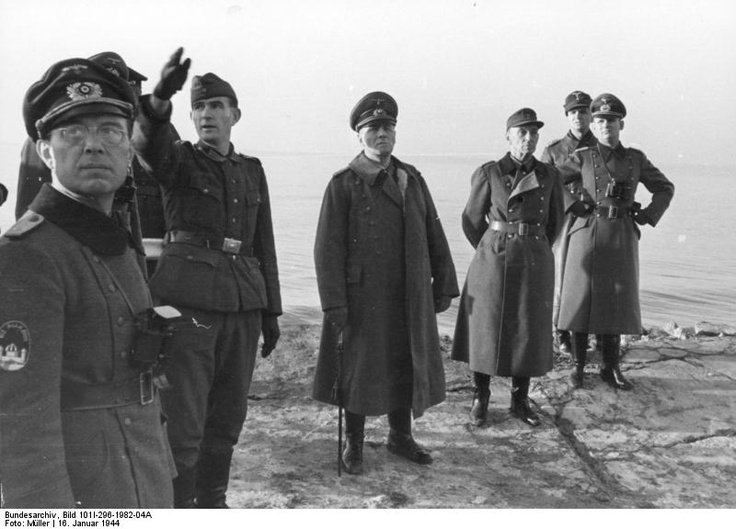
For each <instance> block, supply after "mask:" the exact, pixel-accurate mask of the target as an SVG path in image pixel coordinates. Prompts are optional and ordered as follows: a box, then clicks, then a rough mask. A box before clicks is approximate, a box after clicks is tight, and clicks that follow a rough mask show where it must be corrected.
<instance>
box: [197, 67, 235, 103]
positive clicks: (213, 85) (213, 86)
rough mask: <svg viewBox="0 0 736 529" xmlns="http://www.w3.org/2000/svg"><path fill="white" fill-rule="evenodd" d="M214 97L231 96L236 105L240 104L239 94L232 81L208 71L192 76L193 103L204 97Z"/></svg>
mask: <svg viewBox="0 0 736 529" xmlns="http://www.w3.org/2000/svg"><path fill="white" fill-rule="evenodd" d="M212 97H229V98H230V99H232V100H233V103H234V104H235V106H238V96H236V95H235V90H233V87H232V86H230V83H228V82H227V81H224V80H222V79H220V78H219V77H218V76H216V75H215V74H213V73H211V72H208V73H206V74H204V75H195V76H194V77H193V78H192V105H194V103H196V102H197V101H202V100H203V99H210V98H212Z"/></svg>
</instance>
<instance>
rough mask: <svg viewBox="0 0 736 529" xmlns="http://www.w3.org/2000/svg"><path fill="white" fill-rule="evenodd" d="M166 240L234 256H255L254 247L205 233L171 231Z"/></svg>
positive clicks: (236, 240)
mask: <svg viewBox="0 0 736 529" xmlns="http://www.w3.org/2000/svg"><path fill="white" fill-rule="evenodd" d="M166 240H167V241H168V242H183V243H186V244H193V245H195V246H201V247H203V248H210V249H211V250H220V251H221V252H225V253H229V254H234V255H245V256H246V257H252V256H253V248H252V247H250V246H244V245H243V242H242V241H239V240H238V239H231V238H229V237H213V236H210V235H205V234H203V233H197V232H195V231H185V230H171V231H170V232H168V233H167V234H166Z"/></svg>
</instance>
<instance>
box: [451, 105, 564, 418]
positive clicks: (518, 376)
mask: <svg viewBox="0 0 736 529" xmlns="http://www.w3.org/2000/svg"><path fill="white" fill-rule="evenodd" d="M543 125H544V123H542V122H541V121H539V120H538V119H537V114H536V112H534V110H532V109H530V108H522V109H521V110H518V111H517V112H515V113H513V114H512V115H511V116H510V117H509V118H508V120H507V122H506V140H507V141H508V143H509V152H508V153H506V155H505V156H504V157H503V158H501V159H500V160H499V161H491V162H487V163H485V164H483V165H481V166H480V167H479V168H478V169H476V171H475V172H474V173H473V176H472V177H471V183H470V197H469V198H468V202H467V205H466V206H465V211H464V212H463V214H462V224H463V231H464V232H465V236H466V237H467V239H468V241H470V244H471V245H473V248H475V249H476V251H475V254H474V255H473V259H472V260H471V262H470V267H469V269H468V275H467V278H466V281H465V286H464V288H463V293H462V296H461V297H460V306H459V309H458V317H457V325H456V327H455V338H454V343H453V348H452V358H453V359H454V360H459V361H462V362H468V363H469V364H470V369H471V370H472V371H473V379H474V382H475V392H474V396H473V402H472V405H471V410H470V419H471V422H472V423H473V424H475V425H477V426H480V425H483V424H484V423H485V422H486V420H487V418H488V417H487V416H488V402H489V399H490V394H491V391H490V381H491V376H492V375H496V376H502V377H511V381H512V386H511V408H510V412H511V414H512V415H514V416H515V417H517V418H519V419H520V420H521V421H523V422H524V423H526V424H528V425H530V426H538V425H539V424H540V419H539V416H538V415H537V414H536V413H535V412H534V411H533V410H532V409H531V407H530V405H529V398H528V396H529V383H530V378H531V377H536V376H542V375H544V374H545V373H547V372H548V371H549V370H550V369H552V335H551V333H550V332H549V328H548V327H547V325H546V324H545V322H549V321H551V320H552V297H553V290H554V257H553V255H552V250H551V246H552V242H553V241H554V240H555V238H556V237H557V235H558V233H559V231H560V229H561V227H562V222H563V218H564V214H563V208H564V206H563V192H564V189H563V187H562V183H561V180H560V178H559V174H558V173H557V170H556V169H555V168H554V167H552V166H551V165H547V164H545V163H542V162H539V161H537V160H536V159H535V158H534V151H535V149H536V146H537V141H538V139H539V129H540V128H541V127H542V126H543Z"/></svg>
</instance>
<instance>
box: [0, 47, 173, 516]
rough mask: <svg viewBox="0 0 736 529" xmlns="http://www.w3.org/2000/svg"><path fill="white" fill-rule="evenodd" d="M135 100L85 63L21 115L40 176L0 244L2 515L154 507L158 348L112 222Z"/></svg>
mask: <svg viewBox="0 0 736 529" xmlns="http://www.w3.org/2000/svg"><path fill="white" fill-rule="evenodd" d="M136 103H137V101H136V97H135V94H134V93H133V91H132V90H131V88H130V86H129V85H128V83H127V82H125V80H124V79H121V78H120V77H117V76H115V75H113V74H111V73H110V72H108V71H107V70H106V69H105V68H104V67H101V66H100V65H99V64H97V63H95V62H93V61H89V60H86V59H68V60H64V61H61V62H59V63H57V64H55V65H53V66H52V67H51V68H50V69H49V70H48V71H47V72H46V73H45V74H44V76H43V78H42V79H41V80H40V81H38V82H36V83H34V84H33V85H32V86H31V87H30V89H29V90H28V91H27V93H26V95H25V99H24V106H23V117H24V120H25V126H26V131H27V132H28V135H29V136H30V137H31V138H32V140H33V141H34V142H35V145H36V149H37V152H38V154H39V157H40V159H41V160H43V162H44V163H45V164H46V165H47V166H48V167H49V168H50V169H51V173H52V176H53V183H52V184H44V185H43V187H42V188H41V190H40V192H39V193H38V195H37V196H36V197H35V198H34V199H33V201H32V202H31V204H30V206H29V210H28V211H27V212H26V213H25V214H24V215H23V216H22V217H21V218H20V220H19V221H18V222H17V223H16V224H15V225H14V226H13V227H12V228H10V229H9V230H8V231H7V233H5V234H4V236H3V237H2V238H0V453H1V454H2V455H1V456H0V482H1V483H0V486H1V487H2V498H3V501H4V507H7V508H59V509H60V508H64V509H69V508H74V507H82V508H98V509H99V508H118V509H124V508H162V507H171V506H172V504H173V490H172V486H171V479H172V477H173V476H174V475H175V471H174V465H173V459H172V457H171V452H170V450H169V445H168V442H167V440H166V435H165V431H164V426H163V415H162V411H161V405H160V398H159V393H158V390H157V389H156V386H155V384H154V382H155V377H154V370H155V368H156V362H157V360H158V353H159V351H160V350H159V348H158V345H159V340H158V339H155V337H156V336H158V337H160V338H161V339H163V337H164V335H165V332H164V328H163V326H161V328H159V329H158V330H157V329H156V328H155V327H154V326H153V323H155V318H154V312H153V309H152V300H151V297H150V294H149V291H148V288H147V287H146V280H145V276H144V273H143V271H142V270H141V268H140V266H139V264H138V262H137V260H136V250H135V244H134V243H133V240H132V236H131V233H130V232H129V231H128V230H127V229H126V226H125V225H124V224H123V223H121V222H119V221H120V217H119V216H117V215H115V214H114V197H115V193H116V191H117V190H118V189H119V188H120V187H121V186H122V185H123V184H124V182H125V179H126V175H127V171H128V168H129V166H130V163H131V162H132V160H133V155H134V153H133V148H132V146H131V143H130V133H131V131H132V127H133V119H134V116H135V106H136ZM144 328H145V329H146V330H147V331H149V334H148V335H146V336H147V337H149V338H150V339H146V340H144V339H143V334H142V332H141V330H142V329H144Z"/></svg>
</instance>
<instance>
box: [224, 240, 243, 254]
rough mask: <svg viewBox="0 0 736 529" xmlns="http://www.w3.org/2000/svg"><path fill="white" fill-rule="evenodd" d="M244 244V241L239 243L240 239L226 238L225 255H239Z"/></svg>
mask: <svg viewBox="0 0 736 529" xmlns="http://www.w3.org/2000/svg"><path fill="white" fill-rule="evenodd" d="M242 244H243V243H242V241H239V240H238V239H230V238H229V237H225V240H223V241H222V251H223V252H225V253H233V254H239V253H240V247H241V246H242Z"/></svg>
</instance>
